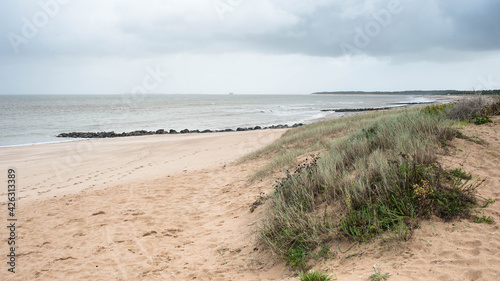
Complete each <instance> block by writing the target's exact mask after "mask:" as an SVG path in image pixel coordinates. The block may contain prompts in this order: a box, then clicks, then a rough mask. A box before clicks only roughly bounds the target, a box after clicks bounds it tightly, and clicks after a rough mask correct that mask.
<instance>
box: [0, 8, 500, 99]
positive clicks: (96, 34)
mask: <svg viewBox="0 0 500 281" xmlns="http://www.w3.org/2000/svg"><path fill="white" fill-rule="evenodd" d="M499 11H500V1H498V0H392V1H391V0H387V1H382V0H351V1H340V0H307V1H305V0H142V1H132V0H86V1H76V0H39V1H14V0H5V1H2V2H1V3H0V14H1V17H0V33H1V34H2V40H0V94H121V93H130V92H148V93H206V94H227V93H228V92H234V93H237V94H308V93H311V92H315V91H345V90H365V91H372V90H375V91H395V90H429V89H463V90H471V89H492V88H500V17H499V16H498V12H499Z"/></svg>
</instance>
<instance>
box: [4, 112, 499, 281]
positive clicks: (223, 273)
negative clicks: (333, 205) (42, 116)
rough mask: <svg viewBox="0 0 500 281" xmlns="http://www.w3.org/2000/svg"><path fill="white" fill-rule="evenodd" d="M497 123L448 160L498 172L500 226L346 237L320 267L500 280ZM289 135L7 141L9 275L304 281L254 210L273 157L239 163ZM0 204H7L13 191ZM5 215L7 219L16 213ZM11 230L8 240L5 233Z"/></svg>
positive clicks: (495, 211)
mask: <svg viewBox="0 0 500 281" xmlns="http://www.w3.org/2000/svg"><path fill="white" fill-rule="evenodd" d="M495 121H496V123H494V124H487V125H482V126H470V127H467V128H465V129H464V132H465V134H466V135H469V136H476V137H479V138H481V139H483V140H484V141H485V142H486V144H484V145H481V144H477V143H474V142H471V141H466V140H463V139H456V140H454V141H453V142H452V146H450V147H449V149H448V152H447V153H446V154H445V155H443V156H441V160H440V161H441V163H442V165H444V166H446V167H453V168H454V167H462V168H464V169H465V170H468V171H470V172H472V173H473V174H474V177H481V178H485V179H487V180H486V184H485V186H484V187H483V188H482V189H481V194H482V196H484V197H485V198H492V199H495V200H497V203H495V204H491V205H489V206H488V207H486V208H484V209H481V211H483V212H484V214H485V215H487V216H492V217H493V218H494V219H495V221H496V223H494V224H493V225H487V224H475V223H472V222H470V221H467V220H463V221H455V222H452V223H444V222H441V221H439V220H438V219H434V220H431V221H428V222H423V223H422V225H421V228H420V229H417V230H416V232H415V234H414V237H413V238H412V240H411V241H409V242H404V243H403V242H393V241H392V242H386V243H383V241H380V240H379V241H374V242H371V243H367V244H353V245H351V244H349V243H342V244H341V245H340V247H341V249H342V250H343V251H345V250H346V249H348V248H349V247H351V249H350V250H348V251H347V252H345V253H340V252H339V251H338V250H337V245H332V248H331V249H332V251H334V252H335V253H336V255H335V256H334V257H333V258H332V259H330V260H325V261H316V263H317V264H316V266H315V269H318V270H324V271H327V272H328V273H330V274H336V275H337V276H338V280H369V279H368V277H369V276H370V275H371V274H372V273H373V267H372V266H373V265H374V264H378V268H380V269H381V271H382V272H387V273H389V274H390V275H391V277H390V279H389V280H499V276H500V236H499V229H498V221H500V203H499V202H500V155H499V151H500V139H499V138H500V132H499V129H500V118H496V119H495ZM283 132H284V131H258V132H257V131H255V132H241V133H228V134H209V135H179V136H147V137H132V138H124V139H105V140H93V141H82V142H72V143H62V144H48V145H38V146H29V147H11V148H1V149H0V155H1V160H0V164H1V165H0V167H1V168H2V170H3V171H5V170H6V169H7V167H15V168H16V169H17V171H18V176H19V180H20V189H21V192H20V196H21V200H20V205H19V207H18V210H19V214H18V217H19V219H20V221H19V225H20V228H19V229H18V242H19V251H18V257H17V266H18V267H17V269H18V273H16V274H15V275H13V274H11V273H9V272H7V270H6V266H5V263H3V262H2V263H3V264H4V265H3V266H2V270H1V272H0V279H1V280H195V279H196V280H296V277H294V275H293V273H291V272H289V271H288V270H287V269H286V266H285V265H284V263H283V262H281V261H280V260H279V259H277V258H276V257H275V256H273V255H272V254H270V253H269V252H267V251H263V250H262V249H259V248H258V246H255V245H256V244H255V241H254V237H255V236H254V233H253V232H254V231H255V222H256V221H257V220H258V218H259V216H261V215H262V212H263V207H259V208H258V209H257V211H256V212H254V213H250V212H249V208H250V205H251V204H252V202H254V201H255V197H256V196H257V195H258V194H260V193H261V192H265V193H270V192H272V179H268V180H265V181H261V182H257V183H253V184H250V183H249V182H248V181H247V177H248V176H249V175H251V174H252V173H253V172H254V171H255V170H256V169H257V168H258V167H260V166H262V165H264V164H265V163H263V162H259V161H254V162H251V163H246V164H240V165H236V164H234V163H233V161H234V160H235V159H237V158H238V157H239V156H241V155H244V154H245V153H247V152H249V151H252V150H254V149H257V148H259V147H261V146H263V145H265V144H268V143H271V142H272V141H274V140H275V139H277V138H278V137H279V136H280V135H281V134H282V133H283ZM75 151H76V152H77V153H76V155H77V156H72V155H74V154H75ZM68 157H69V158H68ZM64 161H67V162H64ZM53 163H55V164H53ZM60 163H63V164H60ZM54 167H56V168H54ZM1 199H2V201H1V202H2V209H5V208H6V203H5V200H6V194H5V192H4V189H2V194H1ZM0 214H1V219H2V220H3V221H5V220H6V218H5V216H6V212H5V211H2V212H0ZM0 234H1V235H2V237H6V236H7V234H6V232H5V229H2V231H1V233H0ZM3 248H4V249H6V247H3ZM5 251H7V250H5ZM2 255H3V254H2Z"/></svg>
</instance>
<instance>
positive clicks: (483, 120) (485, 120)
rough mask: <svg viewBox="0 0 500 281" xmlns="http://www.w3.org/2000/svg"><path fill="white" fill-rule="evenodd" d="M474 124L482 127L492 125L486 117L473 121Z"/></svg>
mask: <svg viewBox="0 0 500 281" xmlns="http://www.w3.org/2000/svg"><path fill="white" fill-rule="evenodd" d="M474 123H475V124H476V125H483V124H486V123H493V121H491V119H490V118H488V117H477V118H476V121H474Z"/></svg>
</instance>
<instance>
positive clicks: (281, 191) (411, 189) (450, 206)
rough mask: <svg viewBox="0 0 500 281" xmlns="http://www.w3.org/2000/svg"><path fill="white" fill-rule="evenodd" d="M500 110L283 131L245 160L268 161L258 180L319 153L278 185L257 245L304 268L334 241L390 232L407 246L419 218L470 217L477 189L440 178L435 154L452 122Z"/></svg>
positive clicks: (429, 113)
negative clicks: (316, 250)
mask: <svg viewBox="0 0 500 281" xmlns="http://www.w3.org/2000/svg"><path fill="white" fill-rule="evenodd" d="M497 101H498V99H497ZM498 104H500V103H495V102H493V101H492V100H490V99H488V100H485V99H483V98H482V97H472V98H471V99H469V100H468V102H467V101H463V102H462V101H460V102H459V103H456V104H455V105H453V107H451V108H447V107H443V108H439V109H438V110H434V109H435V108H430V110H429V109H428V108H427V109H426V110H422V108H410V109H402V110H391V111H388V112H374V113H369V114H360V115H355V116H351V117H346V118H342V119H337V120H329V121H326V122H318V123H315V124H311V125H307V126H304V127H301V128H296V129H293V130H290V131H288V132H287V133H286V134H284V135H283V137H282V138H281V139H280V140H278V141H277V142H276V143H274V144H272V145H270V146H268V147H265V148H263V149H261V150H260V151H257V152H255V153H253V154H251V155H249V156H247V157H246V158H245V159H243V160H242V161H248V160H251V159H255V158H263V157H268V158H271V159H273V160H272V161H271V162H270V164H269V165H268V166H266V167H264V168H263V169H262V170H259V172H258V174H257V175H256V176H255V178H259V177H263V176H266V175H269V174H270V173H271V172H273V171H276V170H278V169H283V168H286V167H290V165H292V164H294V161H295V160H296V159H297V156H299V155H303V154H305V153H308V152H311V151H318V150H323V151H324V152H323V153H322V155H321V157H320V158H319V159H316V160H315V161H313V163H310V164H306V165H302V166H299V168H298V169H297V170H296V171H295V173H287V176H286V177H285V178H283V179H281V180H280V181H279V182H277V184H276V186H275V192H274V194H273V195H272V196H270V199H269V200H268V203H267V207H268V208H267V213H266V215H265V217H264V218H263V219H262V221H261V223H260V226H259V229H260V230H259V239H260V241H261V242H262V243H263V244H264V245H266V246H267V247H268V248H270V249H271V250H273V251H274V252H275V253H277V254H279V255H280V256H281V257H283V259H285V260H286V261H287V263H288V264H289V265H290V266H292V267H294V268H296V269H298V270H305V269H306V268H305V264H306V263H305V261H306V260H307V257H308V255H309V252H310V251H311V250H313V249H314V248H316V247H318V246H319V245H321V244H324V243H325V242H327V241H330V240H331V239H346V238H347V239H354V240H360V241H366V240H369V239H371V238H372V237H374V236H376V235H379V234H381V233H384V232H386V231H389V232H391V233H393V234H394V235H393V236H394V237H396V238H397V239H402V240H407V239H409V238H411V235H412V230H413V227H414V226H415V224H416V219H421V218H426V217H428V216H430V215H431V214H434V215H437V216H440V217H442V218H443V219H445V220H449V219H453V218H454V217H457V216H459V217H468V216H470V212H471V209H472V208H473V206H474V204H475V202H476V201H475V197H474V192H475V189H476V188H477V186H478V185H479V184H480V183H474V182H472V183H469V182H468V180H466V179H460V178H458V179H457V178H456V177H455V176H453V174H452V173H448V172H447V171H444V170H443V169H441V168H440V167H439V166H438V165H437V163H436V155H437V152H438V151H439V149H440V147H441V146H443V145H445V144H446V142H447V141H448V140H450V139H452V138H453V137H454V135H455V134H456V129H454V127H453V124H455V123H456V121H455V120H456V119H461V118H462V117H457V116H459V115H461V116H469V117H468V118H473V116H475V115H476V114H477V112H486V111H490V112H491V111H492V109H495V108H496V107H495V106H498ZM455 106H456V107H458V108H456V109H454V107H455ZM480 106H482V109H480V108H479V107H480Z"/></svg>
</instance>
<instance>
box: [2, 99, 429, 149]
mask: <svg viewBox="0 0 500 281" xmlns="http://www.w3.org/2000/svg"><path fill="white" fill-rule="evenodd" d="M436 100H437V98H433V97H426V96H410V95H236V94H234V95H233V94H228V95H203V94H198V95H187V94H186V95H184V94H182V95H181V94H179V95H162V94H146V95H132V94H123V95H0V147H5V146H18V145H34V144H42V143H52V142H63V141H72V140H74V139H65V138H58V137H56V136H57V135H58V134H60V133H68V132H100V131H114V132H116V133H121V132H130V131H135V130H148V131H156V130H158V129H165V130H170V129H174V130H177V131H180V130H183V129H189V130H196V129H198V130H200V131H201V130H205V129H209V130H222V129H237V128H238V127H255V126H261V127H265V126H271V125H285V124H287V125H293V124H295V123H304V124H307V123H311V122H315V121H317V120H320V119H322V118H325V117H328V118H335V117H341V116H344V115H345V113H336V112H325V111H321V110H324V109H339V108H349V109H352V108H373V107H386V106H401V105H402V104H404V103H424V102H433V101H436Z"/></svg>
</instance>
